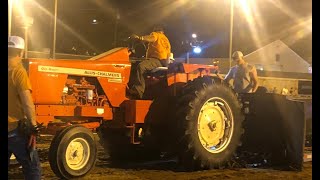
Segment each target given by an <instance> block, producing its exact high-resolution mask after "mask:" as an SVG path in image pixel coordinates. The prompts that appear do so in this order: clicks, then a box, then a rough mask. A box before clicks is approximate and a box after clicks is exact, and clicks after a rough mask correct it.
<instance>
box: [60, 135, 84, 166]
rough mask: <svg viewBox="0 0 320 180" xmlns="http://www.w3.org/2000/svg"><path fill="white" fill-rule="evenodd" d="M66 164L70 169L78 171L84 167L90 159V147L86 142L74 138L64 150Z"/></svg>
mask: <svg viewBox="0 0 320 180" xmlns="http://www.w3.org/2000/svg"><path fill="white" fill-rule="evenodd" d="M65 156H66V162H67V165H68V167H69V168H70V169H72V170H80V169H82V168H83V167H85V166H86V165H87V163H88V161H89V159H90V146H89V143H88V141H87V140H85V139H83V138H76V139H74V140H72V141H71V142H70V143H69V145H68V147H67V149H66V155H65Z"/></svg>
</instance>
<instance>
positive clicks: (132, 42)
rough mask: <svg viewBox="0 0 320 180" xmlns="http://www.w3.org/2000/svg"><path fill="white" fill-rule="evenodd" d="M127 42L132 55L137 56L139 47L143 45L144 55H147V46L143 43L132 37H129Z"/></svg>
mask: <svg viewBox="0 0 320 180" xmlns="http://www.w3.org/2000/svg"><path fill="white" fill-rule="evenodd" d="M126 41H127V45H128V49H129V51H130V52H131V53H132V54H137V48H138V46H141V45H142V47H143V50H142V51H143V53H144V54H145V52H146V51H147V46H146V44H145V43H144V42H143V41H140V40H138V39H136V38H132V37H131V36H130V37H128V38H127V39H126Z"/></svg>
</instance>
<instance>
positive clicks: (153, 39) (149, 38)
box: [140, 33, 157, 42]
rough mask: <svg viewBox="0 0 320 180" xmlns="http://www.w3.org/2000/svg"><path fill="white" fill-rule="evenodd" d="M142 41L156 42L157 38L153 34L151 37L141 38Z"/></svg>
mask: <svg viewBox="0 0 320 180" xmlns="http://www.w3.org/2000/svg"><path fill="white" fill-rule="evenodd" d="M140 40H142V41H147V42H155V41H156V40H157V36H156V35H155V34H154V33H151V34H150V35H145V36H141V37H140Z"/></svg>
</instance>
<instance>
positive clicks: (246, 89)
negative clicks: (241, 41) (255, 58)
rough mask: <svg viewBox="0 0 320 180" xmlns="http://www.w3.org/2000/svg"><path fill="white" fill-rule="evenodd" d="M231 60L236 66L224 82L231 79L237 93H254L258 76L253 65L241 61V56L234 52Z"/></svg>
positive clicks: (239, 53) (238, 52) (240, 53)
mask: <svg viewBox="0 0 320 180" xmlns="http://www.w3.org/2000/svg"><path fill="white" fill-rule="evenodd" d="M232 59H233V61H235V62H236V63H237V64H236V65H235V66H233V67H232V68H231V69H230V70H229V72H228V74H227V75H226V77H225V78H224V82H226V83H229V82H230V80H231V79H233V87H234V90H235V92H237V93H254V92H256V90H257V89H258V75H257V70H256V68H255V67H254V66H253V65H250V64H248V63H247V62H246V61H245V60H244V59H243V54H242V52H240V51H236V52H234V53H233V54H232Z"/></svg>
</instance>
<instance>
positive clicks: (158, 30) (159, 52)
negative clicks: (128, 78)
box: [128, 25, 171, 99]
mask: <svg viewBox="0 0 320 180" xmlns="http://www.w3.org/2000/svg"><path fill="white" fill-rule="evenodd" d="M131 38H135V39H138V40H140V41H146V42H148V43H149V44H148V49H147V52H146V58H147V59H146V60H144V61H142V62H141V63H139V64H138V66H137V77H136V80H135V83H134V85H133V87H132V88H131V89H129V91H128V92H129V94H130V95H131V96H133V98H136V99H142V96H143V93H144V90H145V80H144V73H145V72H147V71H151V70H152V69H155V68H157V67H167V66H168V62H169V58H170V53H171V45H170V42H169V39H168V38H167V37H166V35H165V34H164V29H163V27H162V26H161V25H157V26H155V27H154V29H153V32H152V33H151V34H150V35H145V36H137V35H135V34H134V35H132V36H131Z"/></svg>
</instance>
